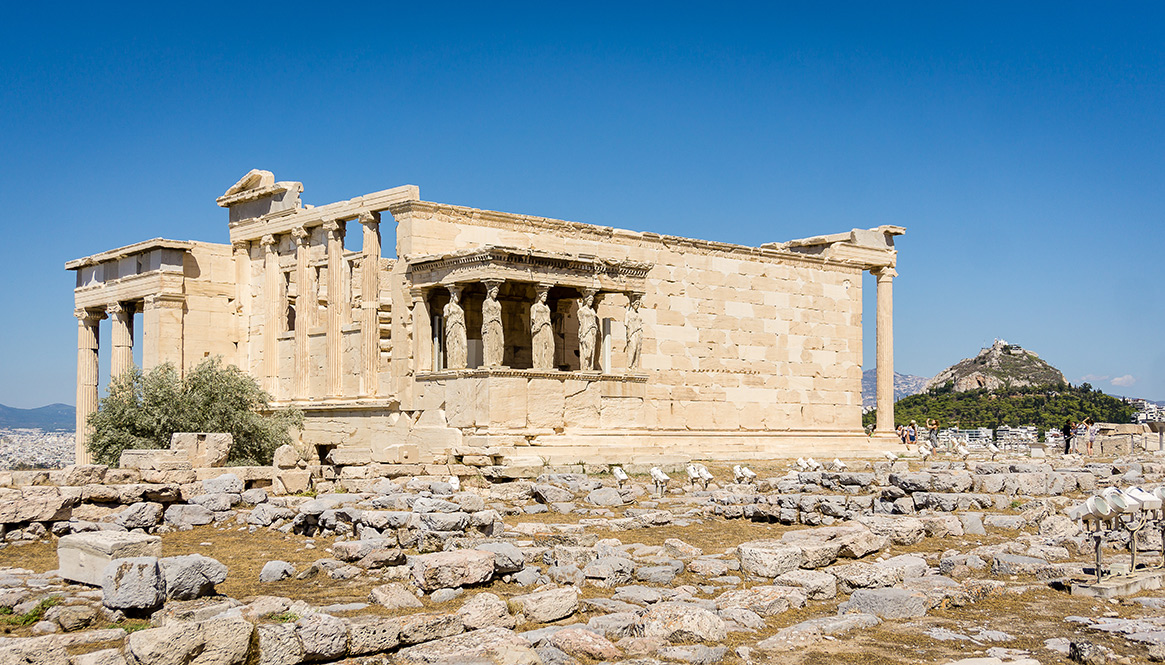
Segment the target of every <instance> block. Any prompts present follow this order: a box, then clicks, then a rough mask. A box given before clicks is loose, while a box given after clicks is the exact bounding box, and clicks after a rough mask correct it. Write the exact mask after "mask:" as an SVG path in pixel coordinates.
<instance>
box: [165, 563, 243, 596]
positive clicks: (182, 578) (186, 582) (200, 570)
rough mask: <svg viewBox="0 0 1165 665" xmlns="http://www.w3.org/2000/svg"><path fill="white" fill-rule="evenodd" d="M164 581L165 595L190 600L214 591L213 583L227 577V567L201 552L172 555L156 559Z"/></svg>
mask: <svg viewBox="0 0 1165 665" xmlns="http://www.w3.org/2000/svg"><path fill="white" fill-rule="evenodd" d="M158 565H159V566H161V568H162V573H163V575H164V577H165V581H166V597H167V598H173V599H175V600H192V599H194V598H199V597H201V596H206V595H210V594H213V593H214V585H216V584H222V583H223V582H224V581H226V579H227V567H226V566H224V565H223V564H222V563H220V562H218V561H216V560H214V559H212V558H210V557H208V556H203V555H201V554H187V555H185V556H172V557H166V558H164V559H159V560H158Z"/></svg>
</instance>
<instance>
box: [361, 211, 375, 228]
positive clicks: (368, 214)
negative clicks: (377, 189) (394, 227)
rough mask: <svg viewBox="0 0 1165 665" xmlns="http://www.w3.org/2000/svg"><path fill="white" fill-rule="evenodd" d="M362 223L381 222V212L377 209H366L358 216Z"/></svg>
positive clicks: (366, 224)
mask: <svg viewBox="0 0 1165 665" xmlns="http://www.w3.org/2000/svg"><path fill="white" fill-rule="evenodd" d="M356 219H357V220H358V221H359V222H360V223H361V224H363V225H365V226H368V225H369V224H379V223H380V213H379V212H376V211H375V210H365V211H364V212H362V213H360V216H359V217H357V218H356Z"/></svg>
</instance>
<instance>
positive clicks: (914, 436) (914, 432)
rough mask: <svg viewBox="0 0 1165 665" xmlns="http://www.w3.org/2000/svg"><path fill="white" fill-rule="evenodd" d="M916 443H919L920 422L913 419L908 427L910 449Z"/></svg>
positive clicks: (907, 434) (907, 439)
mask: <svg viewBox="0 0 1165 665" xmlns="http://www.w3.org/2000/svg"><path fill="white" fill-rule="evenodd" d="M915 443H918V422H917V421H914V420H911V421H910V425H909V426H907V428H906V447H907V448H908V449H909V448H910V446H912V445H914V444H915Z"/></svg>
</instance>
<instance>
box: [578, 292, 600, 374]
mask: <svg viewBox="0 0 1165 665" xmlns="http://www.w3.org/2000/svg"><path fill="white" fill-rule="evenodd" d="M594 302H595V292H594V291H592V290H589V289H588V290H587V291H586V293H584V294H583V297H582V299H580V300H579V304H578V358H579V361H580V362H581V363H582V369H583V371H584V372H593V371H594V370H595V347H596V344H597V343H598V341H599V316H598V314H596V313H595V310H594Z"/></svg>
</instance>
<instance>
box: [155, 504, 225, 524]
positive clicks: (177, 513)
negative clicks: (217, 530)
mask: <svg viewBox="0 0 1165 665" xmlns="http://www.w3.org/2000/svg"><path fill="white" fill-rule="evenodd" d="M165 519H166V523H167V524H169V525H171V526H173V527H176V528H178V529H189V528H190V527H195V526H201V525H203V524H210V523H211V522H213V521H214V513H212V512H211V511H209V510H207V509H206V508H204V507H203V506H199V505H195V504H182V503H175V504H173V505H171V506H170V507H168V508H166V512H165Z"/></svg>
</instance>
